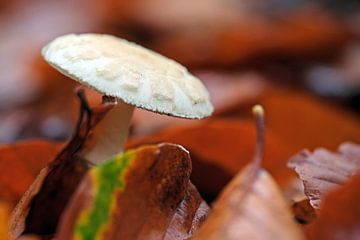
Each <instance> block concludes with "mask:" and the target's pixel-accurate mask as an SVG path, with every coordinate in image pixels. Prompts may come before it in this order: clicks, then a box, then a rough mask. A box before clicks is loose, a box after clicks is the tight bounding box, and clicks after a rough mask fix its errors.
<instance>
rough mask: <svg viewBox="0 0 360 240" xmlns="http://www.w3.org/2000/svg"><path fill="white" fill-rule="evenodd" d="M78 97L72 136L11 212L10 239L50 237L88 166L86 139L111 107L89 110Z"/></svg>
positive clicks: (83, 97)
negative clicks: (76, 119) (78, 113)
mask: <svg viewBox="0 0 360 240" xmlns="http://www.w3.org/2000/svg"><path fill="white" fill-rule="evenodd" d="M78 95H79V98H80V101H81V108H80V116H79V120H78V124H77V127H76V130H75V132H74V135H73V137H72V139H71V140H70V141H69V143H68V144H67V145H66V146H65V147H64V149H63V150H62V151H61V152H60V153H59V154H58V155H57V156H56V158H55V159H54V160H53V161H52V162H50V163H49V165H48V166H47V167H45V168H43V169H42V170H41V172H40V174H39V175H38V176H37V178H36V179H35V181H34V182H33V184H32V185H31V186H30V188H29V189H28V190H27V192H26V193H25V194H24V195H23V197H22V199H21V200H20V202H19V203H18V205H17V206H16V208H15V209H14V211H13V214H12V219H11V229H10V230H11V235H12V237H13V238H17V237H19V236H20V235H22V234H28V233H33V234H38V235H52V234H53V233H54V232H55V229H56V226H57V223H58V220H59V218H60V215H61V214H62V212H63V209H64V207H65V205H66V204H67V202H68V201H69V199H70V197H71V195H72V193H73V192H74V191H75V189H76V188H77V186H78V184H79V182H80V181H81V179H82V177H83V175H84V174H85V173H86V171H87V170H88V168H89V163H88V162H87V161H86V160H85V159H84V158H83V157H82V155H83V154H84V151H85V150H86V146H87V141H88V140H89V138H88V135H89V133H90V132H91V131H92V129H93V128H94V127H95V126H96V125H97V124H98V122H99V121H100V120H101V119H102V118H103V117H104V115H105V114H106V113H107V112H108V111H109V110H110V109H111V108H112V107H113V104H111V103H107V104H103V105H101V106H99V107H97V108H89V106H88V104H87V102H86V99H85V96H84V93H83V91H82V90H79V91H78ZM90 139H91V138H90Z"/></svg>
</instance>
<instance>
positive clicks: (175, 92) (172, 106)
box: [42, 34, 213, 118]
mask: <svg viewBox="0 0 360 240" xmlns="http://www.w3.org/2000/svg"><path fill="white" fill-rule="evenodd" d="M42 55H43V56H44V58H45V60H46V61H47V62H49V63H50V64H51V65H52V66H53V67H55V68H56V69H57V70H59V71H60V72H62V73H63V74H65V75H67V76H69V77H71V78H72V79H74V80H76V81H79V82H80V83H83V84H85V85H87V86H89V87H91V88H94V89H96V90H97V91H99V92H101V93H103V94H104V95H107V96H113V97H116V98H118V99H121V100H122V101H124V102H125V103H127V104H131V105H134V106H136V107H140V108H144V109H147V110H150V111H154V112H158V113H163V114H168V115H173V116H178V117H184V118H203V117H206V116H209V115H211V113H212V111H213V106H212V105H211V102H210V98H209V94H208V92H207V90H206V88H205V87H204V85H203V84H202V83H201V81H200V80H199V79H198V78H196V77H194V76H193V75H191V74H190V73H189V72H188V70H187V69H186V68H185V67H183V66H182V65H180V64H179V63H177V62H175V61H173V60H171V59H169V58H166V57H164V56H162V55H160V54H158V53H156V52H153V51H151V50H148V49H146V48H144V47H141V46H139V45H137V44H135V43H132V42H128V41H126V40H124V39H120V38H116V37H114V36H111V35H101V34H80V35H75V34H70V35H65V36H61V37H58V38H56V39H55V40H53V41H52V42H50V43H49V44H48V45H47V46H45V47H44V48H43V49H42Z"/></svg>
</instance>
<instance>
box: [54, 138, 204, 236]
mask: <svg viewBox="0 0 360 240" xmlns="http://www.w3.org/2000/svg"><path fill="white" fill-rule="evenodd" d="M190 173H191V160H190V156H189V153H188V152H187V151H186V150H185V149H184V148H183V147H181V146H179V145H173V144H160V145H149V146H143V147H139V148H137V149H132V150H128V151H126V152H125V153H123V154H119V155H117V156H115V157H114V158H113V159H112V160H110V161H107V162H106V163H104V164H102V165H99V166H97V167H94V168H92V169H91V170H90V171H89V173H88V174H87V176H86V177H85V178H84V180H83V182H82V183H81V184H80V186H79V188H78V190H77V191H76V193H75V194H74V196H73V198H72V200H71V202H70V203H69V205H68V207H67V209H66V211H65V213H64V215H63V217H62V220H61V223H60V225H59V231H58V234H57V239H59V240H70V239H89V238H94V239H95V238H96V239H122V240H125V239H168V240H175V239H187V238H188V237H190V236H191V235H192V233H193V231H194V230H196V229H197V228H198V226H199V225H200V224H201V223H202V221H203V220H204V218H205V216H206V215H207V212H208V207H207V205H206V203H205V202H204V201H203V200H202V199H201V197H200V195H199V193H198V192H197V190H196V189H195V187H194V186H192V184H191V183H190V182H189V178H190Z"/></svg>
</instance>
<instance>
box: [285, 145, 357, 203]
mask: <svg viewBox="0 0 360 240" xmlns="http://www.w3.org/2000/svg"><path fill="white" fill-rule="evenodd" d="M289 166H290V167H291V168H293V169H294V170H295V171H296V172H297V174H298V175H299V176H300V178H301V179H302V181H303V184H304V191H305V194H306V195H307V196H308V198H309V199H310V204H311V205H312V206H313V207H314V208H316V209H318V208H320V205H321V201H322V199H323V197H324V195H325V194H326V193H327V192H329V191H330V190H331V189H333V188H335V187H338V186H340V185H342V184H344V183H345V182H346V181H347V180H348V179H349V178H350V177H351V176H353V175H355V174H356V173H357V172H358V171H359V169H360V146H359V145H356V144H353V143H344V144H342V145H341V146H340V147H339V149H338V152H337V153H332V152H330V151H328V150H326V149H322V148H321V149H316V150H315V151H314V152H313V153H311V152H310V151H308V150H303V151H302V152H300V153H299V154H297V155H295V156H294V157H292V158H291V159H290V160H289Z"/></svg>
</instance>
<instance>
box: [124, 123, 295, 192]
mask: <svg viewBox="0 0 360 240" xmlns="http://www.w3.org/2000/svg"><path fill="white" fill-rule="evenodd" d="M255 135H256V134H255V130H254V128H253V122H252V121H250V120H225V119H209V120H204V121H202V122H200V123H198V124H193V125H191V126H183V127H173V128H168V129H165V130H163V131H161V132H160V133H157V134H153V135H150V136H148V137H144V138H141V139H133V140H132V141H130V142H129V143H128V147H134V146H139V145H142V144H146V143H157V142H171V143H177V144H181V145H183V146H184V147H185V148H187V149H189V151H190V153H191V156H192V161H193V173H192V177H191V179H192V181H193V183H194V184H195V185H196V186H197V188H198V189H199V191H200V192H201V194H202V195H203V196H206V197H209V198H211V199H212V198H214V197H215V196H216V195H217V194H218V192H219V191H220V190H221V189H222V187H223V186H224V185H225V184H226V183H227V182H228V181H229V180H230V179H231V177H232V176H234V175H235V174H236V173H237V172H238V171H239V170H240V169H242V168H243V167H244V166H245V165H246V164H247V163H248V162H249V160H251V159H252V156H253V152H254V144H253V143H254V142H255ZM266 141H267V147H266V150H265V158H264V167H265V169H267V170H268V171H269V172H270V173H271V174H273V175H274V176H275V179H276V180H277V181H278V182H279V183H281V184H282V186H286V185H287V183H288V180H289V179H290V178H292V177H293V176H294V175H293V173H291V171H290V170H288V169H286V162H287V160H288V156H287V154H286V153H287V152H288V150H287V143H285V142H283V141H281V139H279V138H278V137H277V136H276V135H275V134H274V133H273V132H272V131H271V129H269V130H268V131H267V133H266ZM208 176H211V178H209V177H208Z"/></svg>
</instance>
